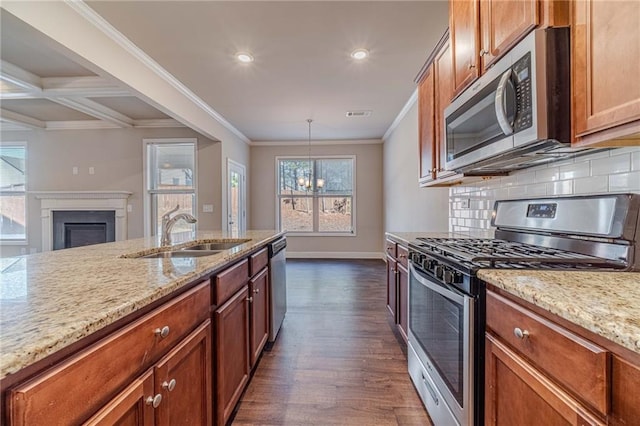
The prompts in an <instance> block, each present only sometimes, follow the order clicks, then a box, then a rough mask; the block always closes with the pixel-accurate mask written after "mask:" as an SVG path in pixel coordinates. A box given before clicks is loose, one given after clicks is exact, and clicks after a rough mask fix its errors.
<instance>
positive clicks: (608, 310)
mask: <svg viewBox="0 0 640 426" xmlns="http://www.w3.org/2000/svg"><path fill="white" fill-rule="evenodd" d="M478 277H480V278H481V279H483V280H485V281H487V282H489V283H491V284H493V285H494V286H496V287H498V288H501V289H503V290H505V291H507V292H509V293H511V294H513V295H514V296H517V297H520V298H521V299H524V300H526V301H527V302H531V303H533V304H535V305H536V306H539V307H541V308H543V309H545V310H547V311H549V312H552V313H554V314H556V315H558V316H560V317H562V318H564V319H566V320H568V321H571V322H573V323H575V324H578V325H580V326H582V327H584V328H586V329H587V330H590V331H592V332H594V333H597V334H599V335H601V336H603V337H606V338H607V339H609V340H611V341H613V342H616V343H618V344H620V345H622V346H624V347H625V348H627V349H630V350H632V351H634V352H637V353H640V273H634V272H558V271H553V272H551V271H513V270H511V271H508V270H488V269H484V270H480V271H479V272H478Z"/></svg>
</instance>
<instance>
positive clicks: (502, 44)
mask: <svg viewBox="0 0 640 426" xmlns="http://www.w3.org/2000/svg"><path fill="white" fill-rule="evenodd" d="M569 3H570V2H567V1H565V0H518V1H505V0H450V2H449V28H450V31H451V49H452V56H453V80H454V92H455V96H457V95H459V94H460V93H462V91H464V89H466V88H467V87H468V86H469V85H470V84H471V83H472V82H473V81H474V80H475V79H477V78H478V77H479V76H480V75H481V74H483V73H484V72H485V71H486V70H487V69H488V68H489V67H491V65H493V63H495V62H496V61H497V60H498V59H500V57H502V56H503V55H504V54H505V53H506V52H507V51H508V50H509V49H511V48H512V47H513V46H514V45H515V44H516V43H518V41H520V40H522V39H523V38H524V37H525V36H526V35H527V34H528V33H529V32H530V31H531V30H533V29H534V28H536V27H538V26H540V27H548V26H566V25H568V24H569Z"/></svg>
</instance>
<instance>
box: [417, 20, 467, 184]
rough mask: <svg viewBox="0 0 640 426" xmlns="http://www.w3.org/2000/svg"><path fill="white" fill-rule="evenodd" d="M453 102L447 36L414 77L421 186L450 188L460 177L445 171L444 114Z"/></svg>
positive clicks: (451, 65)
mask: <svg viewBox="0 0 640 426" xmlns="http://www.w3.org/2000/svg"><path fill="white" fill-rule="evenodd" d="M452 98H453V62H452V56H451V45H450V43H449V33H448V32H446V33H445V34H444V36H443V37H442V38H441V39H440V41H439V42H438V45H437V46H436V48H435V49H434V52H433V53H432V55H431V56H430V57H429V59H427V62H426V63H425V65H424V67H423V69H422V71H421V73H420V75H419V77H418V126H419V127H418V128H419V149H420V180H419V183H420V185H421V186H435V185H439V184H451V178H452V177H454V176H455V178H454V180H455V179H457V178H459V177H461V175H459V174H456V173H455V172H453V171H447V170H445V163H446V160H447V152H446V147H445V137H446V135H445V123H444V110H445V108H446V107H447V106H449V103H451V99H452Z"/></svg>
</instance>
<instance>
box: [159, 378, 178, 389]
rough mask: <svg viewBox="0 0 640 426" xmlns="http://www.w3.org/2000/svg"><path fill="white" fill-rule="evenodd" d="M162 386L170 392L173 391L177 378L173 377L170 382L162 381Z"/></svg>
mask: <svg viewBox="0 0 640 426" xmlns="http://www.w3.org/2000/svg"><path fill="white" fill-rule="evenodd" d="M162 388H163V389H166V390H168V391H169V392H171V391H172V390H174V389H175V388H176V379H171V380H169V382H163V383H162Z"/></svg>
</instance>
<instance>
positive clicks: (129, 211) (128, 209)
mask: <svg viewBox="0 0 640 426" xmlns="http://www.w3.org/2000/svg"><path fill="white" fill-rule="evenodd" d="M132 211H133V206H132V205H131V204H127V213H131V212H132Z"/></svg>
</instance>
